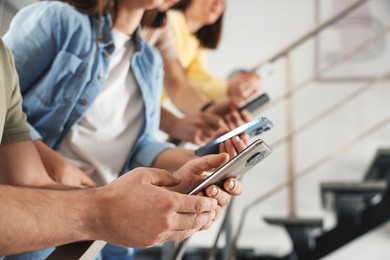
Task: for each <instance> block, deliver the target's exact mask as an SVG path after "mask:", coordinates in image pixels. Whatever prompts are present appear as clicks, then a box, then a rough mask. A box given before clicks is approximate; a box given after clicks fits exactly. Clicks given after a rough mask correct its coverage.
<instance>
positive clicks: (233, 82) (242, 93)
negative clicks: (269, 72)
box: [227, 72, 260, 105]
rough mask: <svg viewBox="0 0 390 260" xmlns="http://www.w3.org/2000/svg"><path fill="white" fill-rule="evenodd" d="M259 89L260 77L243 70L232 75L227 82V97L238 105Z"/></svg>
mask: <svg viewBox="0 0 390 260" xmlns="http://www.w3.org/2000/svg"><path fill="white" fill-rule="evenodd" d="M259 91H260V77H259V76H258V75H256V74H255V73H252V72H243V73H240V74H237V75H235V76H233V77H232V78H231V79H230V80H229V82H228V90H227V94H228V97H229V98H230V99H231V100H232V101H233V102H234V103H235V104H236V105H240V104H241V103H243V102H244V101H245V100H247V99H248V98H250V97H251V96H253V95H255V94H256V93H258V92H259Z"/></svg>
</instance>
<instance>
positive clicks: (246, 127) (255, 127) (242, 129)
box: [195, 117, 273, 156]
mask: <svg viewBox="0 0 390 260" xmlns="http://www.w3.org/2000/svg"><path fill="white" fill-rule="evenodd" d="M272 127H273V124H272V123H271V121H269V120H268V119H267V118H266V117H260V118H256V119H254V120H252V121H250V122H249V123H246V124H243V125H241V126H239V127H237V128H236V129H233V130H232V131H230V132H227V133H226V134H224V135H221V136H220V137H218V138H217V139H215V140H214V141H211V142H210V143H208V144H206V145H204V146H202V147H200V148H199V149H197V150H196V151H195V154H196V155H197V156H203V155H206V154H216V153H218V152H219V144H220V143H222V142H225V141H226V140H228V139H230V138H232V137H233V136H236V135H241V134H247V135H248V136H249V137H253V136H256V135H259V134H261V133H262V132H264V131H267V130H269V129H271V128H272Z"/></svg>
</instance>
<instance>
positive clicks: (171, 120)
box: [160, 107, 179, 135]
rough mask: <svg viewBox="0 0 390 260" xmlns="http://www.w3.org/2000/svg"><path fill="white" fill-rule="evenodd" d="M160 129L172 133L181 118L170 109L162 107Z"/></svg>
mask: <svg viewBox="0 0 390 260" xmlns="http://www.w3.org/2000/svg"><path fill="white" fill-rule="evenodd" d="M160 116H161V118H160V129H161V130H162V131H164V132H165V133H167V134H168V135H171V134H172V128H173V127H175V125H176V123H177V121H178V120H179V118H178V117H177V116H175V115H174V114H172V113H171V112H170V111H169V110H168V109H166V108H164V107H161V115H160Z"/></svg>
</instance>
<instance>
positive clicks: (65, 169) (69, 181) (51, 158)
mask: <svg viewBox="0 0 390 260" xmlns="http://www.w3.org/2000/svg"><path fill="white" fill-rule="evenodd" d="M34 144H35V146H36V148H37V150H38V152H39V155H40V157H41V159H42V162H43V165H44V166H45V169H46V171H47V173H48V174H49V176H50V178H52V179H53V180H54V181H55V182H57V183H59V184H64V185H69V186H74V187H80V186H87V187H96V183H95V182H94V181H93V180H91V178H89V177H88V175H86V174H85V173H84V172H83V171H81V170H80V169H79V168H77V167H76V166H74V165H72V164H70V163H69V162H68V161H67V160H66V159H65V158H64V157H63V156H62V155H61V154H59V153H57V152H56V151H54V150H53V149H51V148H50V147H49V146H47V145H46V144H45V143H44V142H42V141H41V140H37V141H34Z"/></svg>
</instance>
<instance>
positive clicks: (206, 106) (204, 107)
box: [200, 100, 215, 112]
mask: <svg viewBox="0 0 390 260" xmlns="http://www.w3.org/2000/svg"><path fill="white" fill-rule="evenodd" d="M214 104H215V102H214V101H213V100H211V101H209V102H207V103H206V104H204V105H203V106H202V107H201V108H200V111H202V112H204V111H206V110H207V109H208V108H209V107H211V106H212V105H214Z"/></svg>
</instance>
